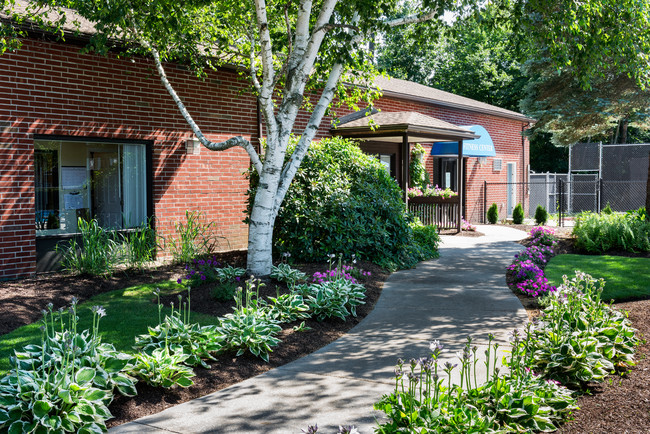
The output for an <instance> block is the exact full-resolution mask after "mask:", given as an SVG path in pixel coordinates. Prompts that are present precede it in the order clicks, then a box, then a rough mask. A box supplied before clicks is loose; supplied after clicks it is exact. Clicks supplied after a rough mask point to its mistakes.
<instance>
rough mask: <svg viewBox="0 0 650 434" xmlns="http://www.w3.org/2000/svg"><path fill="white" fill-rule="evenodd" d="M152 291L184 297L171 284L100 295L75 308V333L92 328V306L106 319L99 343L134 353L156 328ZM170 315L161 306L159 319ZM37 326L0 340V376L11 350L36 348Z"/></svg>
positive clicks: (206, 320) (208, 320)
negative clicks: (149, 329)
mask: <svg viewBox="0 0 650 434" xmlns="http://www.w3.org/2000/svg"><path fill="white" fill-rule="evenodd" d="M155 288H160V292H161V294H172V293H182V294H183V297H184V298H185V296H186V295H187V292H186V291H183V290H182V287H181V286H180V285H178V284H176V283H175V282H164V283H161V282H159V283H155V284H148V285H138V286H133V287H130V288H126V289H120V290H117V291H112V292H107V293H105V294H100V295H97V296H95V297H93V298H91V299H90V300H88V301H86V302H84V303H81V304H80V305H79V306H78V307H77V314H78V316H79V328H78V330H80V331H81V330H83V329H90V328H91V327H92V313H91V311H90V308H91V307H92V306H95V305H100V306H103V307H104V308H105V309H106V316H105V317H104V318H102V319H101V322H100V325H99V331H100V334H101V336H102V341H103V342H107V343H112V344H113V345H115V348H116V349H118V350H120V351H124V352H130V353H132V352H134V350H133V348H132V346H133V344H134V338H135V336H137V335H140V334H145V333H146V332H147V326H155V325H157V324H158V306H157V304H156V303H155V302H154V303H152V302H151V300H152V299H155V296H154V295H153V294H152V292H153V290H154V289H155ZM176 307H178V306H176ZM170 312H171V309H170V307H169V306H165V307H164V308H163V311H162V316H163V317H164V316H165V314H169V313H170ZM191 320H192V322H198V323H200V324H202V325H207V324H215V323H216V321H217V318H216V317H213V316H209V315H203V314H198V313H192V318H191ZM41 325H42V322H40V321H39V322H37V323H34V324H30V325H26V326H24V327H20V328H19V329H16V330H14V331H13V332H11V333H7V334H6V335H2V336H0V376H2V375H4V374H6V372H7V371H8V370H9V369H10V365H9V357H10V356H12V355H13V352H14V349H16V350H20V349H21V348H22V347H23V346H24V345H27V344H30V343H36V344H40V341H41V331H40V329H39V327H40V326H41Z"/></svg>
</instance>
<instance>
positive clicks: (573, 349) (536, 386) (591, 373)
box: [375, 272, 639, 433]
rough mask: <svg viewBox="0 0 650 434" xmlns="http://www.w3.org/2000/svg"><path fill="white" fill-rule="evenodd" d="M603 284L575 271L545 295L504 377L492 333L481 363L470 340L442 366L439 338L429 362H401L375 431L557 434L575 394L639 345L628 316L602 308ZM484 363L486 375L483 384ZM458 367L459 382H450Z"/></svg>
mask: <svg viewBox="0 0 650 434" xmlns="http://www.w3.org/2000/svg"><path fill="white" fill-rule="evenodd" d="M602 287H603V282H602V281H599V282H597V281H596V280H595V279H593V278H591V277H590V276H588V275H585V274H584V273H581V272H576V275H575V277H574V278H573V279H571V280H569V279H568V278H567V279H565V280H564V282H563V285H561V287H560V288H559V289H558V291H555V292H552V293H549V294H548V295H547V296H546V297H544V298H543V300H544V301H543V304H544V306H545V310H544V313H545V315H544V316H543V318H542V319H541V320H540V321H537V322H536V323H535V324H534V325H533V324H532V323H529V324H528V326H527V328H526V329H525V330H524V331H523V332H520V331H518V330H515V331H514V332H513V334H512V339H511V344H512V348H511V350H510V355H509V357H507V358H504V365H505V366H506V367H507V368H508V371H507V373H505V374H501V375H499V371H498V370H497V369H495V365H496V360H495V358H496V350H497V348H498V344H493V343H492V337H491V336H490V337H488V345H487V350H486V351H485V357H484V358H483V360H481V361H480V360H479V359H478V357H477V350H478V348H477V347H476V346H474V347H472V346H471V344H472V341H471V339H470V338H468V341H467V343H466V345H465V349H464V350H463V352H462V353H461V354H459V355H458V363H452V362H451V361H449V360H446V361H445V362H444V363H443V362H442V360H441V356H442V353H443V351H444V348H443V346H442V345H441V344H440V343H438V342H437V341H436V342H433V343H432V344H431V355H430V357H428V358H426V357H425V358H421V359H418V360H416V359H411V361H410V362H409V363H404V362H403V361H398V365H397V368H396V371H395V372H396V376H395V389H394V391H393V392H392V393H391V394H387V395H384V396H383V397H382V398H381V400H380V401H378V402H377V404H376V406H375V408H376V409H379V410H382V411H384V412H385V413H386V415H387V416H388V421H387V422H385V423H381V424H380V425H379V427H378V428H377V432H380V433H395V432H432V431H433V432H504V431H506V432H531V431H543V432H550V431H555V430H556V429H557V428H558V426H559V425H560V424H561V423H562V422H563V421H565V420H566V419H567V418H568V416H569V415H570V414H571V412H572V411H574V410H576V409H577V408H578V407H577V405H576V398H575V397H576V394H578V393H581V392H583V391H585V390H586V386H587V384H591V383H592V382H597V381H603V380H604V379H605V377H606V376H607V375H609V374H611V373H614V372H615V371H617V370H618V371H619V372H625V371H626V370H627V369H629V368H630V367H631V366H633V365H634V364H635V360H634V352H635V349H636V347H637V345H638V344H639V340H638V339H637V337H636V336H635V331H634V329H633V328H632V327H631V324H630V322H629V320H628V319H627V317H626V316H625V315H624V314H623V313H621V312H618V311H616V310H615V309H612V308H611V307H610V306H608V305H606V304H604V303H602V301H601V298H600V296H601V293H602ZM478 363H484V364H485V366H486V369H485V372H486V377H485V378H480V379H477V374H476V366H477V364H478ZM458 364H460V366H459V369H460V383H459V384H452V382H451V373H452V372H453V370H454V369H455V368H456V367H457V366H458ZM405 366H406V368H405ZM443 374H444V376H446V379H445V378H444V376H443ZM567 386H570V387H572V388H573V389H572V390H571V389H569V388H567Z"/></svg>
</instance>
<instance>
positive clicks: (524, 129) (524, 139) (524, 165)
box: [521, 123, 530, 217]
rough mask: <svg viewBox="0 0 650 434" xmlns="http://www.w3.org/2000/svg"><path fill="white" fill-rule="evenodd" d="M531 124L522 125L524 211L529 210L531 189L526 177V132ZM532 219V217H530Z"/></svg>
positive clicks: (522, 193) (522, 202) (522, 201)
mask: <svg viewBox="0 0 650 434" xmlns="http://www.w3.org/2000/svg"><path fill="white" fill-rule="evenodd" d="M528 125H530V123H526V124H523V123H522V124H521V182H522V184H521V205H522V206H523V207H524V210H526V209H528V207H527V206H526V190H528V189H529V188H530V186H529V185H528V177H527V176H526V137H525V136H524V131H526V127H527V126H528ZM529 217H530V216H529Z"/></svg>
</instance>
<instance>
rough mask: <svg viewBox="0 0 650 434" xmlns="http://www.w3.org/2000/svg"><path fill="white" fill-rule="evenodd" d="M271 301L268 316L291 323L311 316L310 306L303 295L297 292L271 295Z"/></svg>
mask: <svg viewBox="0 0 650 434" xmlns="http://www.w3.org/2000/svg"><path fill="white" fill-rule="evenodd" d="M269 300H270V301H271V303H270V305H269V310H268V316H270V317H271V318H273V319H276V320H278V321H280V322H282V323H291V322H294V321H297V320H299V319H305V318H309V317H310V316H311V315H310V313H309V306H308V305H307V304H306V303H305V301H304V299H303V296H302V295H300V294H299V293H297V292H293V291H292V292H290V293H288V294H282V295H278V296H277V297H269Z"/></svg>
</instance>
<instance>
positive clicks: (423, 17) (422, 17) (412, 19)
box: [384, 11, 438, 27]
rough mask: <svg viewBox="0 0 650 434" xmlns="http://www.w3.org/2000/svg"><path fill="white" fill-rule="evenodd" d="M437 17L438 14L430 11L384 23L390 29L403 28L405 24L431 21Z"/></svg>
mask: <svg viewBox="0 0 650 434" xmlns="http://www.w3.org/2000/svg"><path fill="white" fill-rule="evenodd" d="M437 17H438V12H437V11H431V12H429V13H426V14H413V15H407V16H405V17H402V18H395V19H394V20H387V21H385V22H384V23H385V24H386V25H388V26H390V27H396V26H403V25H406V24H415V23H421V22H424V21H431V20H432V19H434V18H437Z"/></svg>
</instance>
